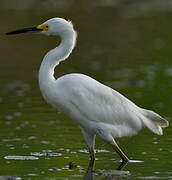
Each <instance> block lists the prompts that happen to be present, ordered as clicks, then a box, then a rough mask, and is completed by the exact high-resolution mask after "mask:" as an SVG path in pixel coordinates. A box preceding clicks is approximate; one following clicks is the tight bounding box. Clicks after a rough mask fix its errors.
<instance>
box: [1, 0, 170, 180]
mask: <svg viewBox="0 0 172 180" xmlns="http://www.w3.org/2000/svg"><path fill="white" fill-rule="evenodd" d="M155 3H156V6H155ZM0 10H1V11H0V15H1V28H0V35H1V43H0V50H1V58H0V61H1V66H0V106H1V108H0V152H1V156H0V179H5V178H6V179H8V178H9V177H11V179H83V178H84V176H85V174H86V172H87V168H88V164H89V154H88V151H87V147H86V145H85V142H84V140H83V137H82V135H81V132H80V129H79V127H78V126H77V125H75V124H74V122H73V121H72V120H70V118H68V116H66V115H65V114H63V113H60V112H57V111H56V110H55V109H53V108H52V107H51V106H49V105H48V104H47V103H46V102H44V100H43V98H42V95H41V93H40V90H39V87H38V80H37V73H38V69H39V66H40V63H41V60H42V58H43V56H44V55H45V53H46V52H47V51H48V50H50V49H52V48H53V47H55V46H56V45H57V44H59V42H60V41H59V39H58V38H54V37H44V36H41V35H29V34H25V35H20V36H10V37H9V36H6V35H5V33H6V32H8V31H10V30H13V29H17V28H22V27H29V26H32V25H36V24H40V23H42V22H43V21H45V20H47V19H49V18H51V17H55V16H58V17H64V18H67V19H71V20H72V21H73V23H74V27H75V29H76V30H77V31H78V41H77V46H76V48H75V50H74V51H73V53H72V55H71V56H70V57H69V58H68V60H67V61H65V62H63V63H61V64H60V66H59V67H57V68H56V74H55V76H56V77H59V76H61V75H64V74H67V73H70V72H80V73H84V74H87V75H89V76H91V77H93V78H95V79H97V80H99V81H100V82H102V83H104V84H106V85H108V86H110V87H112V88H114V89H116V90H117V91H119V92H120V93H122V94H124V95H125V96H126V97H128V98H129V99H131V100H132V101H134V102H135V103H136V104H138V105H140V106H141V107H144V108H147V109H152V110H154V111H155V112H158V113H159V114H161V115H162V116H163V117H165V118H167V119H168V120H169V121H170V120H171V117H172V111H171V107H172V96H171V92H172V80H171V78H172V61H171V59H172V51H171V48H172V36H171V31H172V25H171V18H172V6H171V4H170V1H146V0H145V1H141V2H140V1H132V2H131V1H107V2H106V3H105V2H104V1H99V2H98V1H94V2H92V1H87V2H85V3H84V2H79V3H78V2H75V1H63V2H62V1H46V2H45V1H39V0H38V1H36V2H35V1H24V2H23V1H20V0H18V1H15V3H14V2H11V1H9V0H1V2H0ZM117 143H118V144H119V146H120V147H121V148H122V150H123V151H124V152H125V153H126V154H127V155H128V157H129V158H130V159H131V161H130V162H129V163H128V164H127V166H126V167H125V168H124V171H129V173H130V174H129V175H127V176H125V177H123V178H126V179H172V169H171V167H172V146H171V145H172V135H171V126H169V128H166V129H164V135H163V136H157V135H155V134H153V133H151V132H150V131H149V130H147V129H143V130H142V131H140V133H139V134H138V135H137V136H133V137H127V138H121V139H117ZM119 164H120V158H119V156H118V155H117V154H116V153H115V152H114V151H113V150H112V149H111V147H109V146H108V145H107V144H106V143H105V142H103V141H102V140H101V139H100V138H97V139H96V163H95V170H102V171H101V172H104V171H106V172H112V171H113V170H115V169H116V168H117V167H118V166H119ZM71 166H72V168H71ZM93 176H94V179H106V178H108V177H106V175H104V174H101V173H97V174H96V173H95V174H94V175H93ZM12 177H13V178H12ZM111 179H113V178H112V177H111Z"/></svg>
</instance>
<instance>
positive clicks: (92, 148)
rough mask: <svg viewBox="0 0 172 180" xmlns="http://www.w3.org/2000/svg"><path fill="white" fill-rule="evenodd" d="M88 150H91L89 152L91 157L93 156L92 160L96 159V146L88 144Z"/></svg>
mask: <svg viewBox="0 0 172 180" xmlns="http://www.w3.org/2000/svg"><path fill="white" fill-rule="evenodd" d="M88 150H89V153H90V158H91V161H92V160H95V155H94V146H90V147H89V146H88Z"/></svg>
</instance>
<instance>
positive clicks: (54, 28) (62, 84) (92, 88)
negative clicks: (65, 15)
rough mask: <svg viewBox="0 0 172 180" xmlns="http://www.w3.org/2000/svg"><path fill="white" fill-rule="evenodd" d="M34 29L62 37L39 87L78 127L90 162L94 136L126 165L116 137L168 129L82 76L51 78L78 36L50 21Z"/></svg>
mask: <svg viewBox="0 0 172 180" xmlns="http://www.w3.org/2000/svg"><path fill="white" fill-rule="evenodd" d="M36 29H37V30H36V31H40V32H41V33H43V34H47V35H55V36H60V37H61V43H60V45H59V46H58V47H56V48H55V49H52V50H51V51H49V52H48V53H47V54H46V56H45V57H44V59H43V62H42V64H41V67H40V71H39V85H40V89H41V92H42V94H43V97H44V98H45V100H46V101H47V102H48V103H49V104H51V105H53V106H54V107H56V108H58V109H59V110H61V111H63V112H65V113H67V114H68V115H69V116H70V117H71V118H72V119H73V120H74V121H75V122H76V123H77V124H78V125H79V126H80V127H81V129H82V132H83V135H84V138H85V141H86V143H87V145H88V148H89V152H90V156H91V158H92V159H94V140H95V136H96V135H98V136H100V137H101V138H102V139H104V140H105V141H106V142H108V143H109V144H110V145H111V146H112V147H113V148H114V149H115V150H116V151H117V153H118V154H119V155H120V156H121V158H122V159H123V161H125V162H126V161H128V158H127V156H126V155H125V154H124V153H123V152H122V151H121V149H120V148H119V147H118V145H117V144H116V142H115V141H114V138H115V137H122V136H130V135H134V134H137V132H138V131H139V130H140V129H142V128H143V127H147V128H148V129H150V130H151V131H152V132H154V133H156V134H158V135H162V127H167V126H168V121H166V120H165V119H163V118H162V117H161V116H159V115H158V114H156V113H154V112H153V111H149V110H145V109H142V108H140V107H138V106H137V105H135V104H134V103H133V102H131V101H130V100H128V99H127V98H125V97H124V96H123V95H121V94H120V93H118V92H117V91H115V90H113V89H112V88H110V87H107V86H105V85H103V84H101V83H99V82H98V81H96V80H94V79H92V78H91V77H88V76H86V75H83V74H77V73H76V74H67V75H64V76H62V77H60V78H58V79H55V78H54V76H53V75H54V68H55V67H56V66H57V65H58V64H59V62H60V61H63V60H65V59H66V58H67V57H68V56H69V55H70V53H71V52H72V50H73V48H74V47H75V43H76V37H77V34H76V32H75V30H74V29H73V25H72V23H71V22H69V21H66V20H64V19H62V18H53V19H50V20H48V21H46V22H45V23H43V24H42V25H39V26H37V28H36ZM25 30H26V29H25ZM29 31H31V30H29ZM32 31H33V29H32ZM21 32H22V30H18V31H13V32H10V33H8V34H16V33H21Z"/></svg>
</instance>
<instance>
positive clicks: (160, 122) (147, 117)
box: [141, 109, 169, 135]
mask: <svg viewBox="0 0 172 180" xmlns="http://www.w3.org/2000/svg"><path fill="white" fill-rule="evenodd" d="M141 110H142V115H143V118H142V120H143V124H144V125H145V126H146V127H147V128H148V129H150V130H151V131H152V132H154V133H155V134H158V135H163V131H162V128H164V127H168V126H169V123H168V121H167V120H166V119H164V118H162V117H161V116H160V115H159V114H157V113H155V112H153V111H150V110H147V109H141Z"/></svg>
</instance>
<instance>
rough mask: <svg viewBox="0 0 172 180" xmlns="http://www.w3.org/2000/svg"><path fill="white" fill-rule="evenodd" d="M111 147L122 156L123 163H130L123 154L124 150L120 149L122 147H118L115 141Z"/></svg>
mask: <svg viewBox="0 0 172 180" xmlns="http://www.w3.org/2000/svg"><path fill="white" fill-rule="evenodd" d="M110 145H111V146H112V148H113V149H115V151H116V152H117V153H118V154H119V155H120V157H121V158H122V161H123V162H128V161H129V159H128V157H127V156H126V155H125V154H124V153H123V152H122V150H121V149H120V147H119V146H118V144H117V143H116V142H115V141H113V143H110Z"/></svg>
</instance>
